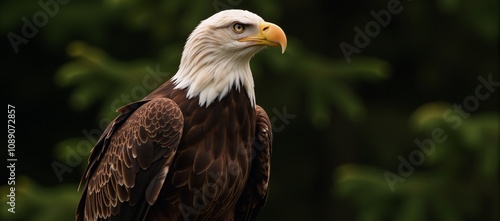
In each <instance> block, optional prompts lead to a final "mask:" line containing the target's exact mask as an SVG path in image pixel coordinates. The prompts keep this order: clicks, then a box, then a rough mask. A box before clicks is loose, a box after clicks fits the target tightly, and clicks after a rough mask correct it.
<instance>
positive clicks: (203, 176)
mask: <svg viewBox="0 0 500 221" xmlns="http://www.w3.org/2000/svg"><path fill="white" fill-rule="evenodd" d="M178 104H179V107H180V108H181V110H182V112H183V114H184V131H183V135H182V138H181V142H180V144H179V147H178V149H177V154H176V156H175V157H174V161H173V163H172V165H173V168H172V169H171V171H172V172H173V173H170V174H169V177H168V178H167V183H169V182H170V184H171V185H172V186H173V187H174V191H172V190H170V191H167V192H171V193H172V194H171V195H170V197H168V198H170V201H171V202H172V201H178V202H179V201H180V203H181V205H187V206H189V207H191V208H193V209H195V211H200V213H202V212H203V211H206V210H211V209H214V208H217V209H219V210H220V213H221V215H223V214H222V213H224V211H229V210H232V207H234V206H235V205H236V202H237V200H238V198H239V197H240V195H241V192H242V191H243V189H244V186H245V184H246V182H247V179H248V176H249V173H250V168H251V163H252V146H253V140H254V136H255V126H256V125H255V124H256V123H255V122H256V116H255V109H254V108H253V107H251V105H250V102H249V101H248V96H246V93H244V92H242V93H240V92H236V91H232V92H230V93H229V94H228V96H226V97H224V98H223V99H221V100H220V101H216V102H214V103H212V104H211V105H209V106H208V107H200V106H199V105H198V100H197V99H189V100H188V99H186V100H183V101H181V102H179V103H178ZM167 185H168V184H167Z"/></svg>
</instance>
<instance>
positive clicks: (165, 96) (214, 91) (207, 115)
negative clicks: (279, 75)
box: [76, 10, 287, 221]
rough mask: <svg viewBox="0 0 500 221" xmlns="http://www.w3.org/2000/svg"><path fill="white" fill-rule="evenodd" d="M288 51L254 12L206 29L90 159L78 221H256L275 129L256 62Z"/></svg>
mask: <svg viewBox="0 0 500 221" xmlns="http://www.w3.org/2000/svg"><path fill="white" fill-rule="evenodd" d="M286 45H287V41H286V36H285V33H284V32H283V30H282V29H281V28H280V27H279V26H277V25H275V24H272V23H269V22H265V21H264V20H263V19H262V18H261V17H259V16H258V15H256V14H254V13H251V12H249V11H244V10H226V11H221V12H219V13H216V14H214V15H213V16H211V17H209V18H208V19H206V20H203V21H201V22H200V24H199V25H198V26H197V27H196V28H195V29H194V31H193V32H192V33H191V35H190V36H189V37H188V39H187V42H186V44H185V46H184V51H183V53H182V58H181V62H180V65H179V69H178V71H177V73H176V74H175V75H174V76H173V77H172V79H170V80H168V81H167V82H165V83H164V84H163V85H161V86H160V87H159V88H157V89H156V90H155V91H153V92H152V93H151V94H149V95H148V96H146V97H145V98H144V99H142V100H140V101H137V102H135V103H131V104H128V105H126V106H124V107H122V108H120V109H118V112H119V113H120V114H119V116H118V117H116V118H115V119H114V121H113V122H111V123H110V125H108V127H107V128H106V130H105V131H104V132H103V134H102V136H101V137H100V139H99V140H98V142H97V143H96V145H95V146H94V148H93V149H92V152H91V155H90V157H89V164H88V166H87V169H86V171H85V173H84V174H83V177H82V181H81V182H80V185H81V184H82V183H83V182H84V181H86V182H85V184H84V186H83V193H82V198H81V200H80V203H79V205H78V208H77V211H76V220H166V221H178V220H183V221H184V220H185V221H188V220H189V221H197V220H214V221H248V220H255V218H256V215H257V213H258V212H259V210H260V209H261V207H262V206H263V205H264V203H265V201H266V198H267V195H268V188H269V186H268V184H269V176H270V161H271V143H272V128H271V124H270V121H269V117H268V116H267V114H266V112H265V111H264V110H263V109H262V108H261V107H260V106H258V105H256V103H255V92H254V82H253V77H252V72H251V70H250V65H249V62H250V59H251V58H252V56H253V55H254V54H256V53H257V52H258V51H260V50H261V49H262V48H264V47H266V46H281V49H282V53H284V51H285V49H286Z"/></svg>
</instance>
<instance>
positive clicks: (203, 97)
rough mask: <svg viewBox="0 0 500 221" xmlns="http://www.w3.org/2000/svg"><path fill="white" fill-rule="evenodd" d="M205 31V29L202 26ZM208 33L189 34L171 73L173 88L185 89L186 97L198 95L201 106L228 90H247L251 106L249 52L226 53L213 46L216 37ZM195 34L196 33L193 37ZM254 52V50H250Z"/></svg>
mask: <svg viewBox="0 0 500 221" xmlns="http://www.w3.org/2000/svg"><path fill="white" fill-rule="evenodd" d="M205 31H207V30H205ZM207 33H209V34H207V35H203V36H199V35H198V34H196V33H193V34H191V36H190V38H188V41H187V42H186V46H185V48H184V51H183V54H182V59H181V63H180V65H179V70H178V71H177V73H176V74H175V75H174V76H173V77H172V80H173V82H174V84H175V85H176V86H175V88H176V89H187V98H188V99H191V98H195V97H197V96H198V97H199V105H200V106H209V105H210V104H211V103H213V102H214V101H215V100H216V99H218V100H221V99H222V98H224V97H225V96H226V95H227V94H228V93H229V91H230V90H238V91H241V90H242V89H243V90H246V92H247V94H248V99H249V102H250V104H251V105H252V107H255V92H254V82H253V77H252V72H251V70H250V64H249V62H250V59H251V57H252V56H251V54H249V53H241V54H240V53H238V52H236V51H234V53H228V51H227V50H221V49H223V48H221V47H224V46H220V47H215V46H214V45H213V42H216V41H214V40H215V39H212V40H211V38H213V35H210V31H208V32H207ZM193 36H198V37H193ZM252 54H253V53H252Z"/></svg>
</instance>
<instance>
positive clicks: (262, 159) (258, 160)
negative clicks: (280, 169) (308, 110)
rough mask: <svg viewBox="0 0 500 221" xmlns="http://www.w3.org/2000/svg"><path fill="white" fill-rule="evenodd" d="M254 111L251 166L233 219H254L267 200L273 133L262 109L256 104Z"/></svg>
mask: <svg viewBox="0 0 500 221" xmlns="http://www.w3.org/2000/svg"><path fill="white" fill-rule="evenodd" d="M255 111H256V116H257V118H256V120H257V122H256V127H255V140H254V142H253V146H252V148H253V150H252V155H251V156H252V166H251V171H250V176H249V179H248V181H247V184H246V186H245V189H244V190H243V193H242V194H241V197H240V199H239V200H238V204H237V205H236V211H235V212H236V213H235V221H252V220H255V218H256V217H257V214H258V213H259V211H260V209H261V208H262V207H263V206H264V204H265V203H266V200H267V194H268V189H269V178H270V173H271V152H272V141H273V134H272V128H271V122H270V121H269V117H268V116H267V114H266V112H265V111H264V109H262V107H260V106H258V105H257V106H256V108H255Z"/></svg>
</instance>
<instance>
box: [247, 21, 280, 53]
mask: <svg viewBox="0 0 500 221" xmlns="http://www.w3.org/2000/svg"><path fill="white" fill-rule="evenodd" d="M259 30H260V31H259V33H257V34H256V35H254V36H250V37H244V38H240V39H239V41H240V42H253V43H255V44H256V45H269V46H273V47H278V46H281V53H285V50H286V35H285V32H284V31H283V29H281V28H280V27H279V26H277V25H275V24H273V23H269V22H261V23H260V24H259Z"/></svg>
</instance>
